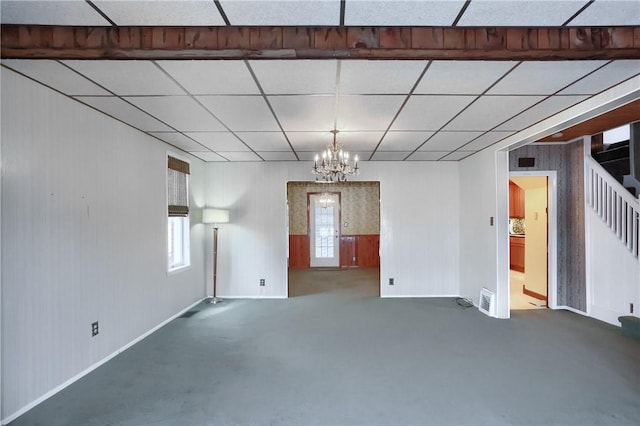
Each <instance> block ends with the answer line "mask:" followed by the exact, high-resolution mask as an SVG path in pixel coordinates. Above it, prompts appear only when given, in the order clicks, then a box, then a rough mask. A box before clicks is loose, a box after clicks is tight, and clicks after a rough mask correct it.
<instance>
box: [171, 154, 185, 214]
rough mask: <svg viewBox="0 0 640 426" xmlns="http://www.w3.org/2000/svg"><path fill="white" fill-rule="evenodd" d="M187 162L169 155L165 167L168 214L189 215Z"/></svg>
mask: <svg viewBox="0 0 640 426" xmlns="http://www.w3.org/2000/svg"><path fill="white" fill-rule="evenodd" d="M188 176H189V163H187V162H186V161H182V160H179V159H177V158H174V157H169V161H168V168H167V195H168V204H169V216H170V217H175V216H188V215H189V188H188V181H187V177H188Z"/></svg>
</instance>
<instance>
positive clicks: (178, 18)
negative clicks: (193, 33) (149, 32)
mask: <svg viewBox="0 0 640 426" xmlns="http://www.w3.org/2000/svg"><path fill="white" fill-rule="evenodd" d="M93 3H94V4H95V5H96V6H98V8H100V10H101V11H102V12H104V13H105V14H106V15H107V16H108V17H109V19H111V20H112V21H114V22H115V23H116V25H121V26H123V25H135V26H144V25H173V26H183V25H184V26H187V25H191V26H198V25H201V26H213V25H224V20H223V19H222V17H221V16H220V12H218V8H217V7H216V5H215V3H214V2H213V1H211V0H171V1H167V0H152V1H151V0H146V1H142V0H135V1H122V0H119V1H106V0H93Z"/></svg>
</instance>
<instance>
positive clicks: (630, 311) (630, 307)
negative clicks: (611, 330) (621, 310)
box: [629, 303, 633, 314]
mask: <svg viewBox="0 0 640 426" xmlns="http://www.w3.org/2000/svg"><path fill="white" fill-rule="evenodd" d="M629 313H630V314H632V313H633V303H629Z"/></svg>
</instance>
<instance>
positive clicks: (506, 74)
mask: <svg viewBox="0 0 640 426" xmlns="http://www.w3.org/2000/svg"><path fill="white" fill-rule="evenodd" d="M521 63H522V61H521V62H518V63H517V64H515V65H514V66H513V67H511V68H510V69H509V71H507V72H506V73H504V74H503V75H502V76H501V77H500V78H499V79H497V80H496V81H494V82H493V84H492V85H490V86H489V87H487V88H486V89H485V90H484V92H482V93H481V94H479V95H478V96H477V97H476V98H475V99H474V100H473V101H471V102H469V104H468V105H467V106H465V107H464V108H462V109H461V110H460V111H458V113H457V114H455V115H454V116H453V117H451V118H450V119H449V120H448V121H447V122H446V123H444V124H443V125H442V126H441V127H440V128H439V129H438V130H437V131H436V132H435V133H434V134H433V135H431V136H430V137H429V139H427V140H426V141H424V142H423V143H422V144H421V145H419V146H418V147H417V148H416V149H414V150H413V151H412V152H411V153H410V154H409V155H407V156H406V157H405V158H404V160H403V161H405V160H407V159H408V158H409V157H411V156H412V155H413V154H415V153H416V152H418V150H420V148H422V147H423V146H424V145H425V144H426V143H427V142H429V141H430V140H431V139H432V138H433V137H434V136H435V135H436V134H438V133H439V132H440V131H442V129H444V128H445V127H447V125H448V124H449V123H451V122H452V121H453V120H455V119H456V118H457V117H458V116H459V115H460V114H462V113H463V112H465V111H466V110H467V109H468V108H469V107H470V106H471V105H473V104H474V103H476V102H477V101H478V100H479V99H480V98H481V97H483V96H484V95H485V94H486V93H487V92H488V91H489V90H491V89H492V88H493V87H494V86H495V85H496V84H498V83H499V82H500V81H502V79H504V78H505V77H506V76H508V75H509V74H511V72H512V71H513V70H514V69H516V68H517V67H518V66H519V65H520V64H521ZM447 155H449V154H447ZM444 157H446V155H445V156H443V157H441V158H439V159H438V161H439V160H441V159H442V158H444Z"/></svg>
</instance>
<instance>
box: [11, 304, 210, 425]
mask: <svg viewBox="0 0 640 426" xmlns="http://www.w3.org/2000/svg"><path fill="white" fill-rule="evenodd" d="M203 300H204V298H203V299H199V300H197V301H196V302H194V303H192V304H191V305H189V306H188V307H186V308H184V309H183V310H181V311H180V312H178V313H177V314H175V315H173V316H171V317H170V318H168V319H167V320H165V321H163V322H161V323H160V324H158V325H157V326H155V327H154V328H152V329H151V330H149V331H147V332H146V333H144V334H142V335H140V336H138V337H137V338H135V339H134V340H132V341H131V342H129V343H127V344H126V345H124V346H122V347H121V348H120V349H118V350H116V351H115V352H113V353H111V354H109V355H107V356H106V357H104V358H102V359H101V360H100V361H98V362H96V363H95V364H93V365H91V366H89V367H88V368H86V369H85V370H83V371H81V372H80V373H78V374H76V375H75V376H73V377H72V378H70V379H68V380H67V381H65V382H64V383H62V384H60V385H58V386H56V387H55V388H53V389H51V390H50V391H49V392H47V393H45V394H44V395H42V396H41V397H39V398H37V399H35V400H33V401H32V402H30V403H29V404H27V405H25V406H24V407H22V408H20V409H19V410H18V411H16V412H14V413H13V414H10V415H9V416H7V417H5V418H4V419H2V420H1V421H0V425H6V424H8V423H11V422H12V421H14V420H15V419H17V418H18V417H20V416H21V415H23V414H24V413H26V412H27V411H29V410H31V409H32V408H34V407H35V406H37V405H39V404H40V403H42V402H44V401H46V400H47V399H49V398H51V397H52V396H53V395H55V394H57V393H58V392H60V391H61V390H63V389H65V388H66V387H67V386H70V385H71V384H73V383H74V382H76V381H78V380H79V379H81V378H83V377H84V376H86V375H87V374H89V373H91V372H92V371H93V370H95V369H96V368H98V367H100V366H101V365H103V364H105V363H107V362H109V361H110V360H112V359H113V358H115V357H116V356H117V355H119V354H121V353H122V352H124V351H126V350H127V349H129V348H130V347H131V346H133V345H135V344H136V343H138V342H140V341H141V340H143V339H145V338H146V337H148V336H149V335H151V334H153V333H154V332H156V331H158V330H159V329H160V328H162V327H164V326H165V325H167V324H168V323H170V322H171V321H173V320H174V319H176V318H178V317H179V316H180V315H182V314H184V313H185V312H187V311H188V310H190V309H191V308H193V307H194V306H196V305H198V304H200V303H201V302H202V301H203Z"/></svg>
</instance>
